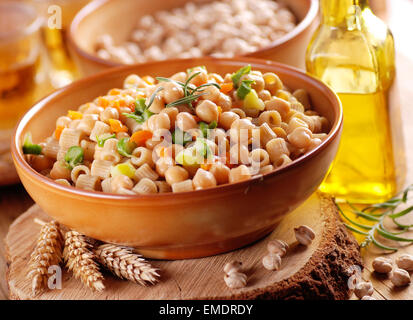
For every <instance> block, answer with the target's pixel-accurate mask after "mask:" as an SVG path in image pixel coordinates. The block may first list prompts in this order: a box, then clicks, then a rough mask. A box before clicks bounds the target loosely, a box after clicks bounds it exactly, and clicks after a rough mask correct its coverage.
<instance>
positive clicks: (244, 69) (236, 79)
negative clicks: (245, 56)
mask: <svg viewBox="0 0 413 320" xmlns="http://www.w3.org/2000/svg"><path fill="white" fill-rule="evenodd" d="M250 72H251V65H247V66H245V67H242V68H241V69H239V70H238V71H237V72H235V73H234V74H233V75H232V77H231V79H232V82H233V83H234V87H235V88H238V86H239V82H240V80H241V77H242V76H243V75H244V74H248V73H250Z"/></svg>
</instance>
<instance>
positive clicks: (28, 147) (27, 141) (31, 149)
mask: <svg viewBox="0 0 413 320" xmlns="http://www.w3.org/2000/svg"><path fill="white" fill-rule="evenodd" d="M23 153H24V154H35V155H39V154H41V153H42V147H41V146H40V145H38V144H34V143H33V140H32V134H31V133H30V132H28V133H26V134H25V135H24V138H23Z"/></svg>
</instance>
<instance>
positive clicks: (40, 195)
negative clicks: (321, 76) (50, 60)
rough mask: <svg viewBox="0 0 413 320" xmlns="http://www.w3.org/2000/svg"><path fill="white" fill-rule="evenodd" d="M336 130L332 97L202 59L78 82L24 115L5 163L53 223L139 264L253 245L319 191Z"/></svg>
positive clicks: (280, 71) (246, 64) (292, 77)
mask: <svg viewBox="0 0 413 320" xmlns="http://www.w3.org/2000/svg"><path fill="white" fill-rule="evenodd" d="M341 130H342V109H341V105H340V102H339V100H338V98H337V96H336V95H335V94H334V93H333V92H332V91H331V90H330V89H329V88H328V87H327V86H325V85H324V84H322V83H321V82H320V81H318V80H316V79H314V78H312V77H310V76H308V75H305V74H304V73H302V72H300V71H298V70H296V69H293V68H291V67H288V66H285V65H281V64H277V63H271V62H267V61H262V60H256V59H248V58H238V59H217V58H199V59H187V60H171V61H163V62H153V63H147V64H142V65H135V66H127V67H121V68H116V69H113V70H109V71H105V72H103V73H100V74H97V75H94V76H91V77H88V78H85V79H82V80H79V81H77V82H75V83H74V84H72V85H69V86H67V87H65V88H63V89H61V90H58V91H56V92H55V93H53V94H51V95H50V96H48V97H46V98H45V99H43V100H42V101H40V102H38V103H37V104H36V105H35V106H34V107H33V108H32V109H31V110H30V111H29V112H28V113H27V114H26V115H25V116H24V117H23V118H22V120H21V121H20V123H19V125H18V126H17V128H16V133H15V137H14V139H13V144H12V154H13V159H14V162H15V165H16V168H17V171H18V174H19V176H20V178H21V181H22V183H23V185H24V186H25V188H26V190H27V191H28V192H29V194H30V195H31V196H32V198H33V199H34V200H35V201H36V203H38V204H39V206H40V207H41V208H42V209H43V210H44V211H45V212H47V213H48V214H49V215H50V216H51V217H53V218H54V219H56V220H58V221H59V222H60V223H62V224H64V225H66V226H68V227H70V228H72V229H75V230H77V231H79V232H82V233H84V234H85V235H87V236H90V237H93V238H95V239H99V240H102V241H107V242H112V243H118V244H124V245H130V246H134V247H137V248H138V249H139V250H140V252H141V253H142V254H144V255H145V256H147V257H152V258H159V259H181V258H195V257H204V256H208V255H213V254H218V253H222V252H226V251H229V250H233V249H236V248H239V247H241V246H244V245H247V244H249V243H251V242H253V241H255V240H257V239H259V238H262V237H263V236H265V235H266V234H268V233H270V232H271V231H272V230H273V229H274V228H275V226H276V225H277V223H278V222H279V221H280V220H281V219H282V218H283V216H285V214H287V213H288V212H290V211H292V210H293V209H294V208H296V207H297V206H298V205H300V204H301V203H302V202H304V201H305V200H306V199H307V198H308V197H309V196H310V195H311V194H312V193H313V192H314V191H315V190H316V189H317V188H318V186H319V184H320V183H321V182H322V180H323V178H324V176H325V175H326V173H327V171H328V168H329V166H330V164H331V162H332V161H333V159H334V157H335V154H336V151H337V148H338V143H339V140H340V135H341Z"/></svg>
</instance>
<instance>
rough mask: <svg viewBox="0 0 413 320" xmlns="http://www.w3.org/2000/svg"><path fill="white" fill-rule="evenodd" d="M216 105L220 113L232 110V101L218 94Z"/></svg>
mask: <svg viewBox="0 0 413 320" xmlns="http://www.w3.org/2000/svg"><path fill="white" fill-rule="evenodd" d="M217 104H218V105H219V106H220V107H221V109H222V111H230V110H231V108H232V101H231V98H230V97H229V96H227V95H226V94H223V93H222V92H220V94H219V98H218V101H217Z"/></svg>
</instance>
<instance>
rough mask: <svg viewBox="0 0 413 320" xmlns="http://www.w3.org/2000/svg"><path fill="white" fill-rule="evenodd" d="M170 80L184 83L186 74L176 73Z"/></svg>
mask: <svg viewBox="0 0 413 320" xmlns="http://www.w3.org/2000/svg"><path fill="white" fill-rule="evenodd" d="M171 79H172V80H174V81H180V82H185V81H186V72H178V73H175V74H174V75H173V76H172V77H171Z"/></svg>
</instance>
